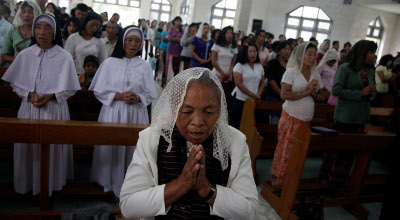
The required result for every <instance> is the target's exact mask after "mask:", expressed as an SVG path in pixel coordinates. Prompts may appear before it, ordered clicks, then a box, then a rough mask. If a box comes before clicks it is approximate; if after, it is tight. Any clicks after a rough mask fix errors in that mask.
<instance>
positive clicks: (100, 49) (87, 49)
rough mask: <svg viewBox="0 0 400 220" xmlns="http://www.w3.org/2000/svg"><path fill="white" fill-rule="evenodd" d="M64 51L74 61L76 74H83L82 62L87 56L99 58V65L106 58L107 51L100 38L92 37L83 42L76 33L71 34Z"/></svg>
mask: <svg viewBox="0 0 400 220" xmlns="http://www.w3.org/2000/svg"><path fill="white" fill-rule="evenodd" d="M65 50H66V51H68V52H69V53H70V54H71V55H72V58H73V59H74V63H75V68H76V73H77V74H84V73H85V70H84V69H83V61H84V60H85V57H87V56H89V55H93V56H96V57H97V58H99V62H100V64H101V63H102V62H103V61H104V60H105V59H106V58H107V49H106V46H105V44H104V41H103V40H102V39H101V38H96V37H92V39H90V40H85V39H83V37H82V36H81V35H79V33H78V32H76V33H73V34H71V35H70V36H69V37H68V39H67V42H66V43H65Z"/></svg>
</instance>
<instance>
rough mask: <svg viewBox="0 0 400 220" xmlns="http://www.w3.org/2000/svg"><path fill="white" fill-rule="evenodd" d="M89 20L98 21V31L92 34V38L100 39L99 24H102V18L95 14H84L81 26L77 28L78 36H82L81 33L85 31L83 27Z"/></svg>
mask: <svg viewBox="0 0 400 220" xmlns="http://www.w3.org/2000/svg"><path fill="white" fill-rule="evenodd" d="M91 20H99V21H100V26H99V29H98V30H97V31H96V33H94V34H93V36H94V37H96V38H100V37H101V31H102V30H101V29H102V28H101V24H102V23H103V18H102V17H101V16H100V15H99V14H97V13H96V12H92V11H91V12H88V13H86V15H85V17H84V18H83V19H82V22H81V25H80V27H79V35H81V36H82V33H83V31H84V30H85V27H86V25H87V23H88V22H89V21H91Z"/></svg>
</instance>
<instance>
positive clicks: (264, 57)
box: [258, 47, 269, 67]
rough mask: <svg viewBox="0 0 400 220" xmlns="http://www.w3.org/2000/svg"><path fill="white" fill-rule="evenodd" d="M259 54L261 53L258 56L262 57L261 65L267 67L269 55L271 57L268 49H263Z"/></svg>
mask: <svg viewBox="0 0 400 220" xmlns="http://www.w3.org/2000/svg"><path fill="white" fill-rule="evenodd" d="M258 53H259V54H258V55H259V57H260V61H261V62H260V63H261V65H263V66H264V67H265V66H267V63H268V55H269V51H268V48H266V47H263V49H262V51H258Z"/></svg>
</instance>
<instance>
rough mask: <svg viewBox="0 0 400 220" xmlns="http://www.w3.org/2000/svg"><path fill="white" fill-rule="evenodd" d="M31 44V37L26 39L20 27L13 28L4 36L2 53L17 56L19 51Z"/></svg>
mask: <svg viewBox="0 0 400 220" xmlns="http://www.w3.org/2000/svg"><path fill="white" fill-rule="evenodd" d="M30 44H31V38H27V39H25V40H24V39H23V38H22V37H21V35H20V34H19V31H18V27H14V28H11V29H10V30H9V31H8V33H7V35H6V37H5V38H4V41H3V49H2V50H1V54H7V55H10V56H13V57H17V56H18V54H19V52H21V51H22V50H23V49H25V48H28V47H29V45H30Z"/></svg>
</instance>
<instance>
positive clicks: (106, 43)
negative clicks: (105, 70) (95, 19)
mask: <svg viewBox="0 0 400 220" xmlns="http://www.w3.org/2000/svg"><path fill="white" fill-rule="evenodd" d="M102 40H103V42H104V46H105V47H106V50H107V57H110V56H111V54H112V52H113V51H114V48H115V45H116V44H117V41H115V42H114V43H113V44H112V43H111V41H110V40H109V39H108V37H103V38H102Z"/></svg>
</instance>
